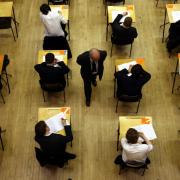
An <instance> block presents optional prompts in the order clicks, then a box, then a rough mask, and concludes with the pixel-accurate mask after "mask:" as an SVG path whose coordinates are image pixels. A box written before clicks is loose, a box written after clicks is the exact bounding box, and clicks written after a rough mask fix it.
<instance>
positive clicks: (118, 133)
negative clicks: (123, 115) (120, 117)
mask: <svg viewBox="0 0 180 180" xmlns="http://www.w3.org/2000/svg"><path fill="white" fill-rule="evenodd" d="M119 126H120V125H119V123H118V130H117V151H118V150H119V135H120V132H119V131H120V127H119Z"/></svg>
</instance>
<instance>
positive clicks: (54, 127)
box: [45, 112, 69, 133]
mask: <svg viewBox="0 0 180 180" xmlns="http://www.w3.org/2000/svg"><path fill="white" fill-rule="evenodd" d="M61 118H65V115H64V113H62V112H61V113H59V114H56V115H55V116H53V117H51V118H49V119H47V120H45V122H46V124H47V125H48V127H49V128H50V132H51V133H56V132H58V131H60V130H63V129H64V126H63V124H62V122H61ZM68 124H69V123H68ZM68 124H67V125H68Z"/></svg>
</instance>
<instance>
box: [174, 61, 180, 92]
mask: <svg viewBox="0 0 180 180" xmlns="http://www.w3.org/2000/svg"><path fill="white" fill-rule="evenodd" d="M178 65H179V59H177V63H176V68H175V72H174V79H173V85H172V94H173V93H174V86H175V81H176V75H177V74H178V71H177V69H178Z"/></svg>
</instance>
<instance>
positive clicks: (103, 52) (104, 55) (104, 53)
mask: <svg viewBox="0 0 180 180" xmlns="http://www.w3.org/2000/svg"><path fill="white" fill-rule="evenodd" d="M100 53H101V59H102V60H103V61H104V60H105V59H106V56H107V52H106V51H101V50H100Z"/></svg>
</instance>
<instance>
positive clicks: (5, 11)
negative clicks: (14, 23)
mask: <svg viewBox="0 0 180 180" xmlns="http://www.w3.org/2000/svg"><path fill="white" fill-rule="evenodd" d="M12 7H13V2H0V17H11V16H12Z"/></svg>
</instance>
